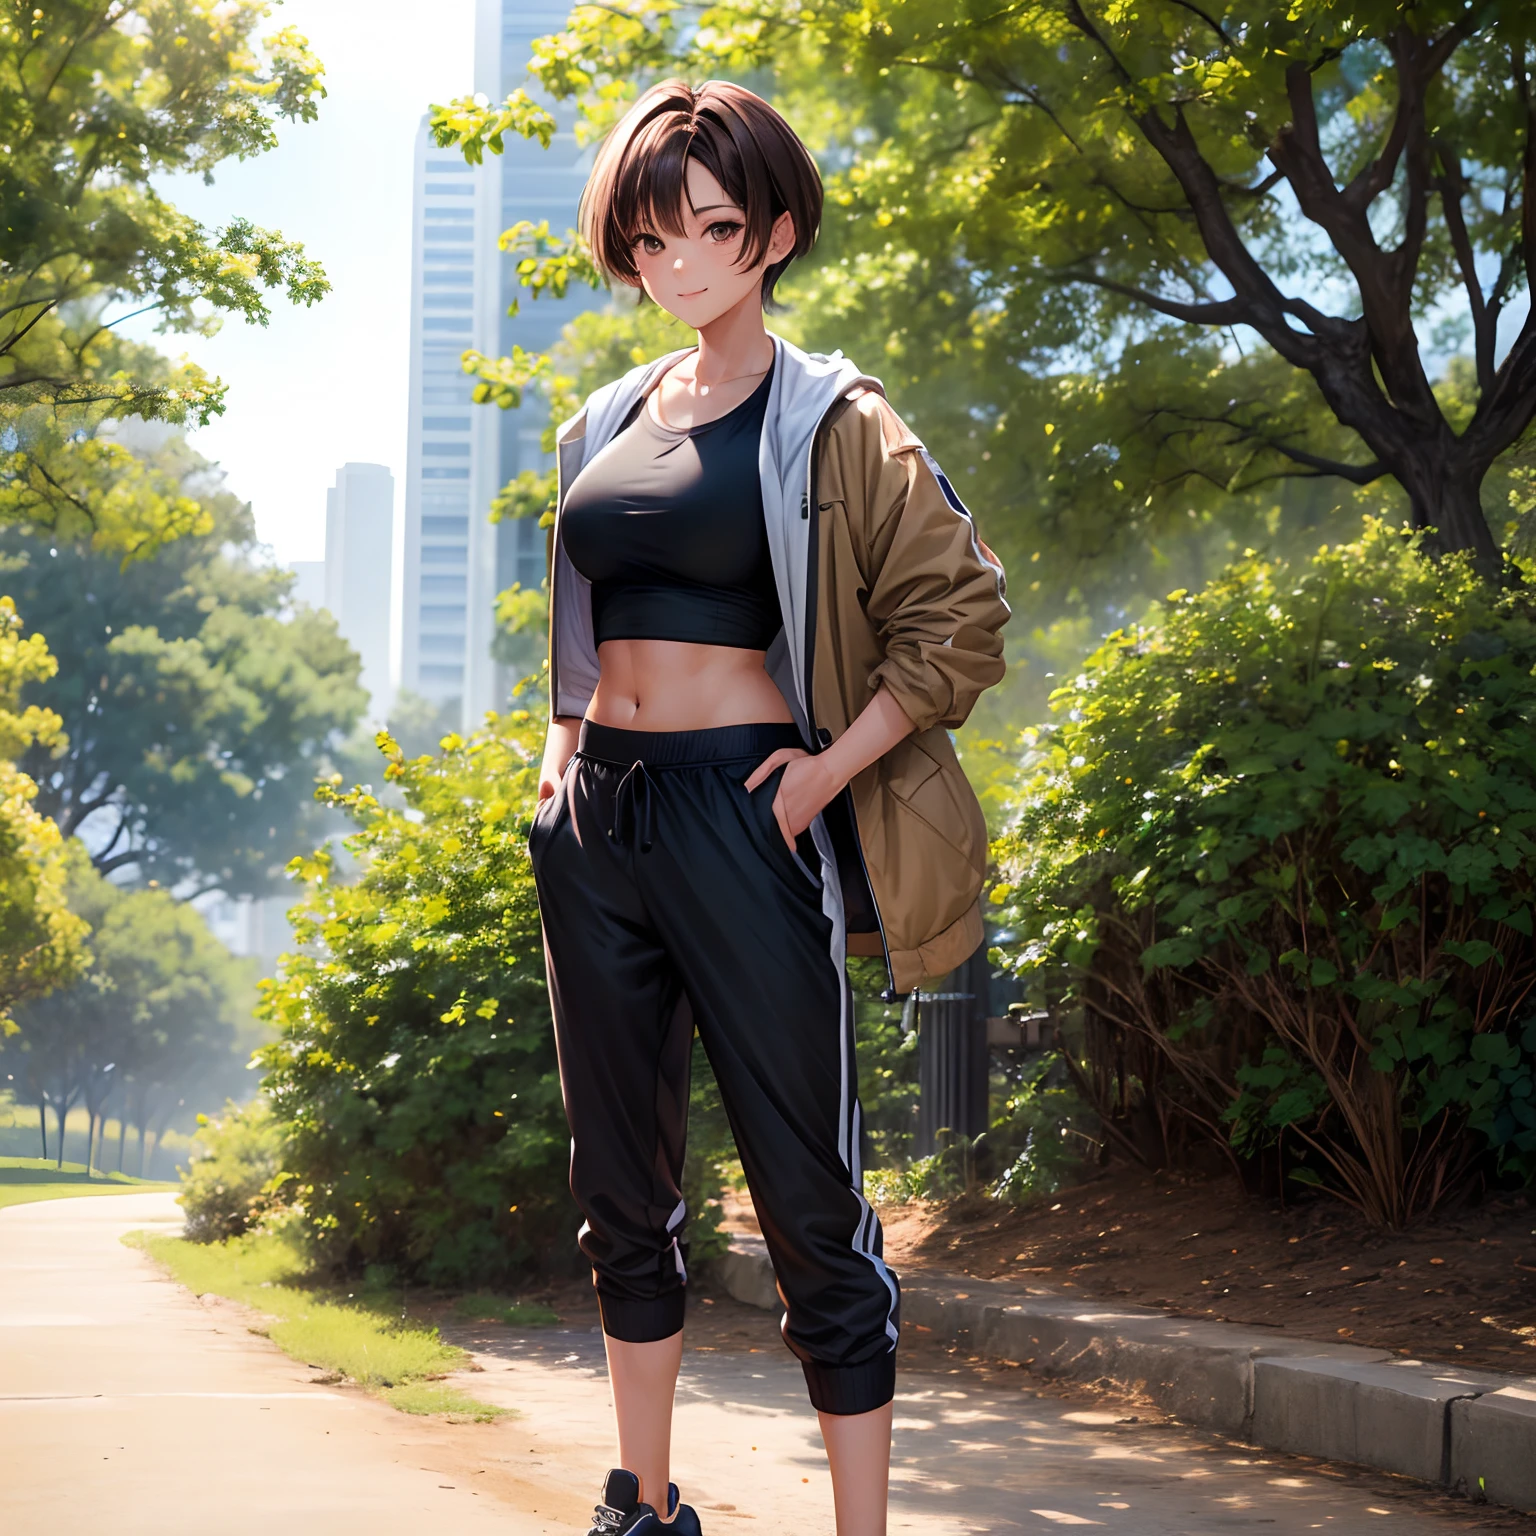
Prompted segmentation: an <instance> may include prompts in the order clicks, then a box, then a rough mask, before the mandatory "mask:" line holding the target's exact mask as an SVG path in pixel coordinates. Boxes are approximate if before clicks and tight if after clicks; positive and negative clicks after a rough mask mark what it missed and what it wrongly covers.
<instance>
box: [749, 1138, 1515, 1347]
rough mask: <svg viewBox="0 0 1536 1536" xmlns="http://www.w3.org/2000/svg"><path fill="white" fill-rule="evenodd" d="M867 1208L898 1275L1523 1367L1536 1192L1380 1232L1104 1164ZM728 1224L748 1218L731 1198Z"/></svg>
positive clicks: (1316, 1209) (1195, 1182)
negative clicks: (1007, 1194) (1046, 1187)
mask: <svg viewBox="0 0 1536 1536" xmlns="http://www.w3.org/2000/svg"><path fill="white" fill-rule="evenodd" d="M880 1219H881V1222H882V1224H883V1225H884V1227H885V1253H886V1257H887V1258H888V1259H889V1260H890V1261H891V1265H892V1268H894V1269H895V1270H896V1271H897V1272H898V1273H900V1274H909V1275H917V1274H940V1273H949V1274H960V1275H970V1276H974V1277H976V1278H979V1279H988V1280H1013V1281H1017V1282H1018V1284H1019V1285H1020V1286H1021V1287H1022V1288H1034V1289H1036V1290H1044V1291H1066V1292H1072V1291H1080V1292H1082V1293H1083V1295H1085V1296H1097V1297H1104V1298H1110V1297H1113V1298H1116V1299H1120V1300H1124V1301H1131V1302H1137V1303H1140V1304H1141V1305H1143V1306H1149V1307H1162V1308H1165V1309H1167V1310H1168V1311H1170V1312H1175V1313H1178V1314H1180V1315H1183V1316H1191V1317H1208V1318H1216V1319H1220V1320H1222V1321H1225V1322H1233V1323H1246V1324H1249V1325H1256V1326H1259V1327H1264V1328H1273V1329H1275V1330H1277V1332H1283V1333H1285V1334H1288V1335H1290V1336H1292V1337H1295V1338H1311V1339H1323V1340H1328V1339H1332V1340H1348V1341H1349V1342H1350V1343H1352V1344H1362V1345H1367V1346H1370V1347H1372V1348H1376V1349H1391V1350H1394V1351H1396V1352H1397V1353H1399V1354H1401V1355H1403V1356H1406V1357H1412V1358H1415V1359H1426V1360H1442V1361H1451V1362H1455V1363H1457V1364H1460V1365H1463V1366H1475V1367H1482V1368H1484V1369H1487V1370H1497V1371H1509V1372H1513V1373H1515V1374H1518V1375H1536V1204H1533V1203H1532V1202H1531V1201H1530V1200H1528V1199H1526V1198H1524V1197H1513V1198H1512V1197H1501V1198H1496V1199H1490V1200H1486V1201H1484V1202H1483V1203H1482V1204H1481V1205H1478V1206H1475V1207H1471V1208H1468V1209H1465V1210H1462V1211H1459V1212H1457V1213H1455V1214H1453V1215H1451V1216H1448V1217H1445V1218H1442V1219H1440V1220H1438V1221H1435V1222H1431V1223H1427V1224H1425V1225H1423V1226H1419V1227H1415V1228H1414V1229H1413V1230H1411V1231H1409V1232H1401V1233H1381V1232H1375V1231H1372V1230H1371V1229H1370V1228H1367V1227H1365V1226H1364V1225H1363V1224H1362V1223H1360V1221H1359V1220H1358V1219H1356V1218H1355V1217H1354V1216H1353V1215H1352V1213H1351V1212H1349V1211H1348V1210H1346V1209H1345V1208H1344V1207H1342V1206H1339V1205H1337V1204H1334V1203H1331V1202H1324V1201H1322V1200H1312V1201H1310V1202H1308V1203H1307V1204H1306V1205H1304V1206H1300V1207H1292V1208H1289V1209H1283V1208H1281V1207H1279V1206H1277V1205H1274V1204H1271V1203H1266V1202H1262V1201H1245V1200H1243V1199H1242V1197H1241V1195H1240V1194H1239V1193H1238V1192H1237V1191H1236V1190H1235V1188H1234V1186H1233V1185H1232V1183H1231V1182H1230V1181H1229V1180H1217V1179H1212V1180H1204V1179H1188V1180H1186V1179H1177V1178H1168V1177H1164V1176H1154V1175H1150V1174H1147V1173H1144V1172H1142V1171H1140V1170H1137V1169H1129V1168H1123V1167H1120V1166H1115V1167H1112V1168H1111V1169H1110V1170H1108V1171H1107V1172H1105V1173H1104V1174H1101V1175H1099V1176H1098V1177H1097V1178H1095V1179H1093V1180H1092V1181H1090V1182H1088V1183H1086V1184H1083V1185H1080V1186H1077V1187H1075V1188H1072V1189H1067V1190H1063V1191H1061V1193H1060V1194H1058V1195H1055V1196H1052V1197H1051V1198H1049V1199H1046V1200H1042V1201H1040V1202H1038V1203H1036V1204H1035V1205H1032V1206H1029V1207H1026V1208H1022V1209H1021V1208H1018V1207H1008V1206H1001V1205H999V1204H998V1203H996V1202H995V1201H992V1200H987V1199H983V1198H973V1199H965V1198H961V1199H958V1200H954V1201H949V1202H946V1203H943V1204H929V1203H914V1204H911V1205H903V1206H888V1207H886V1208H884V1209H882V1210H881V1212H880ZM727 1225H729V1226H731V1227H733V1228H735V1229H737V1230H755V1223H754V1222H753V1220H752V1212H751V1207H750V1205H749V1204H748V1203H747V1202H746V1201H745V1199H744V1198H742V1199H741V1200H739V1201H733V1203H732V1206H731V1208H730V1215H729V1220H728V1223H727Z"/></svg>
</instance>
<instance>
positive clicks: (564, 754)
mask: <svg viewBox="0 0 1536 1536" xmlns="http://www.w3.org/2000/svg"><path fill="white" fill-rule="evenodd" d="M580 735H581V719H580V717H579V716H577V715H551V716H550V717H549V734H548V735H547V736H546V737H545V738H544V765H543V767H541V768H540V769H539V799H540V800H541V801H543V800H548V799H549V797H550V796H551V795H552V794H554V792H555V786H556V785H557V784H558V783H559V782H560V780H561V779H562V778H564V777H565V767H566V764H567V763H569V762H570V760H571V756H572V754H573V753H574V752H575V751H576V742H577V739H578V738H579V736H580Z"/></svg>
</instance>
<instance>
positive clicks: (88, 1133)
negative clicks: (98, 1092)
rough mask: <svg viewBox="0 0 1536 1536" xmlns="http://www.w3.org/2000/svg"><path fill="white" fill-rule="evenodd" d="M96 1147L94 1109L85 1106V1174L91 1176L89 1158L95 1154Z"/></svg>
mask: <svg viewBox="0 0 1536 1536" xmlns="http://www.w3.org/2000/svg"><path fill="white" fill-rule="evenodd" d="M95 1147H96V1111H95V1110H93V1109H90V1108H87V1109H86V1111H85V1176H86V1178H90V1176H91V1159H92V1157H94V1156H95Z"/></svg>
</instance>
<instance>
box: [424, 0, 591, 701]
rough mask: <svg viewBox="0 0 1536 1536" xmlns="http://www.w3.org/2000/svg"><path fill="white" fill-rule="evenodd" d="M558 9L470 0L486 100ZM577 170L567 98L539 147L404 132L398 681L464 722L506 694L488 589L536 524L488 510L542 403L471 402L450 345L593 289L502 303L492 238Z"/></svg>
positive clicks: (499, 584) (559, 225)
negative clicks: (482, 148) (410, 242)
mask: <svg viewBox="0 0 1536 1536" xmlns="http://www.w3.org/2000/svg"><path fill="white" fill-rule="evenodd" d="M566 14H567V11H566V7H565V6H564V5H563V4H558V3H555V4H549V3H538V0H534V3H529V0H478V4H477V10H476V20H475V68H474V88H475V90H476V91H478V92H483V93H484V94H485V95H486V96H487V97H488V98H490V99H491V100H492V101H500V100H502V99H503V98H504V97H505V96H506V95H507V94H508V93H509V92H510V91H512V90H514V89H515V88H516V87H518V86H519V85H526V84H527V78H526V65H527V61H528V55H529V49H530V45H531V43H532V41H533V39H534V38H536V37H539V36H542V35H543V34H545V33H547V32H554V31H558V30H559V29H560V27H561V26H563V25H564V22H565V18H566ZM586 174H587V159H586V156H585V155H583V153H582V152H581V151H580V150H578V148H577V145H576V141H575V136H574V134H573V133H572V132H571V114H570V113H569V111H568V110H567V111H566V112H565V113H564V115H563V116H562V117H561V121H560V131H559V132H558V133H557V134H556V136H555V139H554V142H553V143H552V144H551V146H550V148H549V149H548V150H543V149H540V148H539V146H538V145H537V144H534V143H527V142H525V141H523V140H521V139H515V138H511V137H509V138H508V140H507V145H506V152H505V154H503V155H501V156H490V157H488V163H487V164H486V165H484V166H482V167H479V168H474V167H471V166H469V165H468V164H466V163H465V161H464V159H463V157H462V156H461V155H460V154H459V153H458V152H457V151H455V150H440V149H437V148H435V147H434V146H433V144H432V140H431V136H430V134H429V133H428V131H427V128H426V124H425V122H423V124H422V128H421V131H420V133H419V134H418V135H417V140H416V167H415V229H416V237H415V241H414V248H413V253H412V283H411V370H410V390H411V399H410V412H409V422H410V427H409V439H408V443H407V452H406V487H405V591H404V616H403V617H404V623H403V634H402V656H401V686H402V687H405V688H408V689H411V690H412V691H413V692H416V693H421V694H424V695H426V697H428V698H430V699H434V700H436V701H438V702H439V703H442V704H444V705H447V704H449V703H451V702H453V701H456V702H457V704H458V707H459V712H460V717H461V719H462V722H463V724H464V726H465V727H466V728H472V727H473V726H475V725H477V724H478V723H479V721H480V718H481V716H482V715H483V714H484V712H485V711H486V710H488V709H495V708H498V707H500V706H502V705H504V704H505V702H506V696H507V690H508V688H509V686H510V684H511V682H512V679H511V678H510V677H507V676H504V675H499V674H500V673H501V672H502V669H500V668H498V667H497V666H496V665H495V664H494V663H493V662H492V660H491V641H492V638H493V636H494V633H495V617H494V610H495V600H496V594H497V593H498V592H500V591H502V590H503V589H505V588H507V587H510V586H511V585H512V584H513V583H514V582H520V583H521V584H522V585H523V586H524V587H537V586H538V585H539V583H541V582H542V581H543V580H544V536H543V533H542V532H541V531H540V530H539V529H538V528H537V526H536V525H535V524H534V523H532V522H531V521H517V522H513V521H508V522H503V523H501V524H499V525H492V524H491V523H490V522H488V521H487V512H488V509H489V506H490V502H491V498H492V497H493V496H494V495H495V494H496V492H497V491H498V490H500V488H501V487H502V486H503V485H504V484H505V483H506V482H507V481H508V480H510V479H512V478H513V477H514V476H515V475H517V474H518V473H520V472H521V471H522V470H524V469H537V468H540V467H542V466H543V464H544V463H545V458H544V456H543V454H542V453H541V451H540V448H539V437H540V434H541V433H542V431H543V429H544V426H545V424H546V419H547V418H546V415H545V413H544V412H543V410H542V408H541V406H540V404H539V402H538V401H537V400H536V399H529V400H528V401H527V403H525V404H524V405H523V406H522V408H521V409H519V410H515V411H498V410H497V409H496V408H495V407H494V406H475V405H472V404H471V402H470V390H471V384H470V381H469V379H468V378H467V377H466V376H465V375H464V373H463V371H462V369H461V367H460V361H459V360H460V358H461V356H462V354H463V353H464V351H465V350H466V349H467V348H471V347H473V348H476V349H478V350H479V351H481V352H485V353H487V354H489V355H491V356H500V355H503V354H505V353H508V352H510V351H511V350H512V346H513V344H514V343H516V344H518V345H520V346H522V347H524V348H526V349H527V350H529V351H542V350H544V349H546V348H547V347H549V346H550V345H552V344H553V342H554V341H555V340H556V339H557V338H558V337H559V334H560V331H561V328H562V327H563V326H564V325H565V324H566V323H567V322H568V321H569V320H570V319H571V318H572V317H573V316H574V315H576V314H578V313H580V311H581V310H582V309H585V308H590V307H592V306H593V305H595V304H597V303H600V302H601V296H600V295H597V294H593V293H590V292H588V291H587V290H585V289H583V290H579V291H573V292H571V293H570V294H568V295H567V297H566V298H565V299H564V300H559V301H553V300H549V299H543V298H541V299H537V300H533V299H530V298H529V296H528V295H527V294H526V293H523V294H522V298H523V303H522V306H521V313H520V314H518V315H517V316H515V317H514V316H509V315H508V314H507V309H508V308H509V306H510V304H511V302H512V300H513V299H514V298H516V297H518V295H519V293H520V292H521V290H520V289H519V287H518V283H517V274H516V260H515V259H514V258H512V257H509V256H504V255H502V254H501V252H500V251H499V250H498V248H497V243H496V242H497V237H498V236H499V235H500V234H501V232H502V231H503V230H504V229H509V228H511V226H512V225H514V224H516V223H517V222H518V221H519V220H521V219H529V220H532V221H533V222H534V223H535V224H537V223H539V222H540V221H541V220H545V219H547V220H548V221H549V226H550V229H551V231H552V232H554V233H555V234H558V235H563V234H564V233H565V231H566V230H567V229H568V228H570V227H571V226H573V225H574V224H575V222H576V208H577V203H578V201H579V200H580V196H581V189H582V186H583V184H584V183H585V181H586Z"/></svg>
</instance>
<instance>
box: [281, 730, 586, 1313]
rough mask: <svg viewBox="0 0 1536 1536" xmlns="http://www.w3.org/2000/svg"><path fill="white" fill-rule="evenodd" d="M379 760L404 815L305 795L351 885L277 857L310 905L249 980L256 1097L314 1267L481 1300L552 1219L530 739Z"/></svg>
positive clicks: (560, 1136) (548, 1069)
mask: <svg viewBox="0 0 1536 1536" xmlns="http://www.w3.org/2000/svg"><path fill="white" fill-rule="evenodd" d="M380 746H381V748H382V750H383V752H384V755H385V757H386V759H387V765H386V767H385V773H384V777H385V778H386V779H387V780H388V781H389V782H390V783H392V784H393V785H395V786H397V787H398V788H399V789H400V790H401V791H402V792H403V794H404V797H405V800H406V805H405V807H403V808H400V809H395V808H392V807H390V806H388V805H386V804H384V803H382V802H381V801H380V799H379V798H378V797H377V796H375V795H373V794H371V793H369V792H367V791H365V790H362V789H352V790H348V791H343V790H342V789H341V788H340V787H339V784H338V785H337V786H335V787H333V788H329V789H324V788H323V792H322V797H323V798H324V799H325V800H326V801H327V802H328V803H329V804H331V805H333V806H334V807H335V808H336V809H338V810H340V811H342V812H344V813H345V814H347V815H348V816H349V817H350V818H351V819H352V821H353V822H354V824H355V826H356V830H355V831H354V832H353V833H352V835H351V836H350V837H349V838H348V839H347V840H346V847H347V850H348V851H349V852H350V853H351V854H352V855H353V856H354V857H355V858H356V859H357V860H358V861H359V862H360V863H361V865H362V873H361V875H360V877H359V878H357V879H356V880H355V881H354V882H352V883H350V884H347V883H343V882H342V881H341V880H340V879H339V878H337V874H336V868H335V859H334V857H333V854H332V852H331V850H329V849H322V850H321V851H319V852H317V853H316V854H314V855H313V856H312V857H310V858H305V859H300V860H296V861H295V864H294V870H295V873H297V874H299V875H300V876H302V877H303V878H304V879H305V880H306V881H307V882H308V883H309V890H308V894H307V897H306V899H305V901H304V902H303V903H302V904H301V905H300V906H299V907H297V908H295V910H294V914H293V915H294V918H295V935H296V941H297V942H296V944H295V949H294V952H293V953H292V954H289V955H287V956H285V957H284V959H283V962H282V969H281V971H280V974H279V976H278V978H277V979H276V980H275V981H270V982H266V983H264V984H263V985H264V987H265V999H264V1002H263V1004H262V1013H263V1016H264V1017H265V1018H266V1020H267V1021H268V1022H269V1023H270V1024H271V1025H272V1026H273V1027H274V1028H275V1029H276V1031H277V1035H278V1038H277V1039H276V1040H275V1041H274V1042H273V1043H272V1044H270V1045H268V1046H266V1047H265V1048H264V1049H263V1050H262V1051H261V1053H260V1056H261V1061H262V1063H263V1064H264V1066H265V1067H266V1076H265V1077H264V1079H263V1088H264V1089H265V1091H266V1093H267V1095H268V1097H269V1099H270V1101H271V1104H272V1110H273V1113H274V1115H275V1116H276V1118H277V1119H278V1120H279V1121H280V1122H281V1123H282V1124H283V1126H284V1128H285V1131H286V1134H287V1149H286V1152H285V1157H284V1162H283V1168H284V1171H286V1172H289V1173H292V1174H293V1175H295V1182H294V1185H293V1188H294V1190H295V1191H296V1194H295V1199H296V1200H297V1202H298V1203H299V1204H300V1205H301V1206H302V1208H303V1212H304V1221H305V1223H306V1226H307V1229H308V1231H309V1232H310V1234H311V1236H312V1237H313V1239H314V1240H315V1242H316V1243H317V1245H318V1247H319V1249H320V1251H321V1253H322V1254H323V1255H324V1256H325V1257H326V1258H328V1259H329V1260H330V1261H331V1262H332V1263H335V1264H338V1265H341V1264H351V1263H358V1262H361V1263H377V1264H390V1265H396V1266H399V1268H400V1269H401V1270H402V1271H404V1272H406V1273H410V1274H414V1275H418V1276H420V1277H422V1278H424V1279H426V1280H427V1281H429V1282H432V1283H442V1284H449V1283H452V1284H496V1283H501V1282H503V1281H505V1280H507V1279H509V1278H510V1277H512V1276H513V1275H515V1274H516V1273H517V1272H518V1271H519V1270H520V1269H522V1268H524V1267H525V1266H526V1265H527V1264H528V1263H529V1262H530V1261H531V1260H533V1259H534V1258H535V1257H538V1258H542V1257H544V1256H545V1253H546V1250H547V1249H548V1248H549V1247H550V1245H551V1244H552V1243H553V1240H554V1239H555V1236H556V1234H557V1233H568V1232H569V1230H570V1226H571V1220H570V1218H571V1214H572V1213H571V1210H570V1204H569V1196H568V1194H567V1193H566V1190H565V1183H566V1167H567V1161H568V1155H569V1154H568V1133H567V1131H566V1127H565V1117H564V1112H563V1109H562V1107H561V1100H560V1085H559V1080H558V1076H557V1071H556V1064H555V1047H554V1035H553V1030H552V1028H551V1026H550V1017H549V1004H548V999H547V996H546V993H545V986H544V955H543V947H542V943H541V939H540V930H539V915H538V904H537V901H536V898H535V895H534V888H533V876H532V873H531V871H530V870H529V867H528V855H527V849H526V839H527V834H528V827H529V823H530V821H531V818H532V813H533V809H534V804H535V796H536V794H537V784H538V764H539V754H540V751H541V746H542V743H541V739H540V731H539V728H538V726H537V725H536V724H535V723H534V722H533V721H532V720H531V719H530V718H529V716H528V714H527V712H526V711H522V712H517V713H514V714H513V715H511V716H508V717H505V718H503V719H502V720H500V721H499V722H497V723H496V724H495V725H494V727H488V728H487V729H486V730H484V731H482V732H480V733H479V734H477V735H475V736H473V737H470V738H469V739H467V740H465V739H463V738H461V737H458V736H449V737H447V738H446V739H445V741H444V743H443V750H442V752H441V754H440V755H434V756H420V757H416V758H407V757H406V756H405V754H404V753H403V752H402V751H401V750H400V748H399V746H398V745H397V744H396V743H395V742H394V741H393V740H392V739H391V738H390V737H389V735H388V733H381V735H380ZM338 779H339V776H338Z"/></svg>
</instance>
